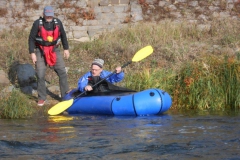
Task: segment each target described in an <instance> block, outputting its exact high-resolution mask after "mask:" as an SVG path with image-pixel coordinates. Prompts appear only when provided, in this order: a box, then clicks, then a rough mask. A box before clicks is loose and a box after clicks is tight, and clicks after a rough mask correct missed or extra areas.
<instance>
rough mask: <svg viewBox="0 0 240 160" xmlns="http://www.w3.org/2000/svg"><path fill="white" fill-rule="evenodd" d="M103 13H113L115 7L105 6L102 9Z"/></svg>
mask: <svg viewBox="0 0 240 160" xmlns="http://www.w3.org/2000/svg"><path fill="white" fill-rule="evenodd" d="M101 10H102V13H110V12H113V7H112V6H103V7H101Z"/></svg>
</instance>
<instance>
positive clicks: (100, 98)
mask: <svg viewBox="0 0 240 160" xmlns="http://www.w3.org/2000/svg"><path fill="white" fill-rule="evenodd" d="M76 91H77V89H74V90H72V91H71V92H70V93H68V94H67V95H66V96H65V97H64V99H66V100H67V99H71V98H72V97H74V96H75V95H76ZM74 94H75V95H74ZM171 105H172V100H171V97H170V95H169V94H168V93H167V92H165V91H163V90H160V89H147V90H144V91H140V92H120V91H118V92H107V93H101V95H84V96H81V97H78V98H75V99H74V102H73V104H72V106H71V107H69V108H68V109H67V112H68V113H69V114H79V113H80V114H100V115H116V116H143V115H158V114H161V113H163V112H166V111H167V110H168V109H169V108H170V107H171Z"/></svg>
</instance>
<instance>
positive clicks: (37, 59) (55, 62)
mask: <svg viewBox="0 0 240 160" xmlns="http://www.w3.org/2000/svg"><path fill="white" fill-rule="evenodd" d="M60 42H62V46H63V49H64V57H65V58H67V59H68V58H69V46H68V41H67V36H66V32H65V30H64V28H63V24H62V22H61V21H60V20H59V19H57V18H54V11H53V8H52V7H51V6H46V7H45V8H44V10H43V18H42V17H40V18H39V19H37V20H36V21H35V22H34V23H33V26H32V29H31V32H30V35H29V39H28V45H29V53H30V54H31V58H32V61H33V64H35V66H36V73H37V91H38V106H43V105H44V103H45V101H46V99H47V91H46V85H45V73H46V69H47V66H50V67H51V68H53V69H54V71H55V72H56V73H57V75H58V77H59V85H60V91H61V97H62V98H63V97H64V95H65V93H66V92H67V91H68V90H69V86H68V82H67V73H66V70H65V63H64V60H63V57H62V54H61V52H60Z"/></svg>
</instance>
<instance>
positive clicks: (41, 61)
mask: <svg viewBox="0 0 240 160" xmlns="http://www.w3.org/2000/svg"><path fill="white" fill-rule="evenodd" d="M36 56H37V62H36V73H37V91H38V100H44V101H45V100H46V99H47V90H46V84H45V73H46V68H47V67H46V62H45V58H44V56H43V53H42V51H40V50H39V49H36Z"/></svg>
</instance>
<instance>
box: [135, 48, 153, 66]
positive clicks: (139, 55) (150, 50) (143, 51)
mask: <svg viewBox="0 0 240 160" xmlns="http://www.w3.org/2000/svg"><path fill="white" fill-rule="evenodd" d="M152 53H153V48H152V46H146V47H144V48H142V49H140V50H139V51H138V52H137V53H136V54H135V55H134V57H133V58H132V62H138V61H140V60H142V59H144V58H146V57H147V56H149V55H150V54H152Z"/></svg>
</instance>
